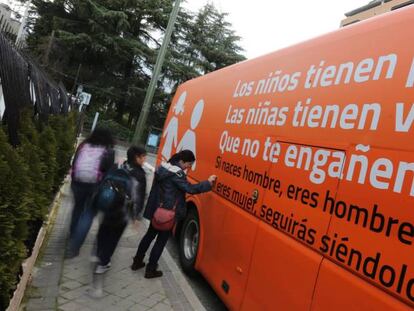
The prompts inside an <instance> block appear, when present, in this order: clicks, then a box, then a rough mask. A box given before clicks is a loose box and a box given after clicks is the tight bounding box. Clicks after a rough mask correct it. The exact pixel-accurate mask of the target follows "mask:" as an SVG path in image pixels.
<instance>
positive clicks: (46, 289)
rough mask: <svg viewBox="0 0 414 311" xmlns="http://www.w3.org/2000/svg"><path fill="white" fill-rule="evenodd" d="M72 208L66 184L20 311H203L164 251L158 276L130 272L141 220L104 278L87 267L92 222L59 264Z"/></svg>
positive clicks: (129, 232)
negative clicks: (82, 239)
mask: <svg viewBox="0 0 414 311" xmlns="http://www.w3.org/2000/svg"><path fill="white" fill-rule="evenodd" d="M71 208H72V194H71V191H70V187H69V183H66V184H65V186H64V189H63V194H62V197H61V203H60V206H59V210H58V212H57V216H56V220H55V223H54V225H53V228H52V230H51V232H50V234H49V236H48V238H47V240H46V241H45V242H44V245H45V246H44V247H43V250H42V252H41V254H40V256H39V258H38V261H37V262H36V265H35V268H34V271H33V279H32V283H31V286H30V287H29V288H28V289H27V290H26V297H25V304H24V306H23V307H22V310H27V311H38V310H39V311H40V310H42V311H48V310H62V311H75V310H85V311H87V310H99V311H104V310H111V311H118V310H120V311H121V310H130V311H135V310H136V311H141V310H142V311H147V310H154V311H167V310H174V311H184V310H204V308H203V306H202V305H201V303H200V302H199V300H198V298H197V297H196V296H195V294H194V292H193V291H192V289H191V287H190V286H189V285H188V283H187V281H186V280H185V278H184V276H183V275H182V272H181V270H180V269H179V268H178V267H177V265H176V264H175V262H174V261H173V260H172V259H171V256H170V255H169V253H168V251H167V249H165V250H164V253H163V255H162V257H161V260H160V269H161V270H162V271H163V272H164V276H163V277H161V278H158V279H151V280H148V279H145V278H144V270H145V269H141V270H138V271H136V272H133V271H131V269H130V268H129V266H130V264H131V262H132V257H133V256H134V254H135V251H136V247H137V245H138V242H139V240H140V238H141V237H142V236H143V234H144V233H145V232H146V228H147V226H148V223H147V222H146V221H141V222H140V224H139V228H138V230H136V229H134V228H132V226H131V225H130V226H128V228H127V229H126V230H125V232H124V235H123V237H122V239H121V241H120V243H119V245H118V247H117V249H116V251H115V254H114V256H113V257H112V267H111V270H109V271H108V272H106V273H105V274H104V275H98V276H96V275H95V276H94V275H93V273H92V272H93V264H92V263H91V262H90V256H91V253H92V247H93V244H94V238H95V235H96V232H97V225H98V221H97V220H95V222H94V224H93V227H92V228H91V231H90V233H89V235H88V238H87V239H86V241H85V244H84V246H83V247H82V249H81V253H80V255H79V256H78V257H76V258H73V259H67V260H66V259H64V250H65V244H66V240H67V232H68V225H69V220H70V212H71ZM137 231H138V232H137ZM99 290H102V292H101V294H102V297H100V298H95V296H96V294H97V293H98V292H99Z"/></svg>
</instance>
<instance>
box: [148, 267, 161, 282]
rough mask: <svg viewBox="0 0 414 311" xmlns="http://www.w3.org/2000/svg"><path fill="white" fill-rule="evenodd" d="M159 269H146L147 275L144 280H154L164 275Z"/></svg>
mask: <svg viewBox="0 0 414 311" xmlns="http://www.w3.org/2000/svg"><path fill="white" fill-rule="evenodd" d="M157 268H158V267H155V268H152V267H150V266H147V268H146V269H145V275H144V278H146V279H153V278H159V277H161V276H162V275H163V273H162V271H160V270H157Z"/></svg>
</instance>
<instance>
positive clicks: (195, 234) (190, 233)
mask: <svg viewBox="0 0 414 311" xmlns="http://www.w3.org/2000/svg"><path fill="white" fill-rule="evenodd" d="M198 238H199V228H198V223H197V222H196V221H195V220H191V221H190V222H189V223H188V224H187V226H186V227H185V232H184V247H183V248H184V256H185V258H186V259H187V260H194V259H195V257H196V255H197V249H198Z"/></svg>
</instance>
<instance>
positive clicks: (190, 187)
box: [172, 173, 212, 194]
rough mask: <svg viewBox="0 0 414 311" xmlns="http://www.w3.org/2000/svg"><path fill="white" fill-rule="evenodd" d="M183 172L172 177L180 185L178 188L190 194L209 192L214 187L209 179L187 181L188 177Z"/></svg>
mask: <svg viewBox="0 0 414 311" xmlns="http://www.w3.org/2000/svg"><path fill="white" fill-rule="evenodd" d="M182 174H183V175H182V176H179V175H177V174H176V175H174V176H173V177H172V180H173V182H174V184H175V185H176V186H177V187H178V189H180V190H182V191H184V192H186V193H190V194H197V193H202V192H207V191H210V190H211V189H212V186H211V183H210V182H209V181H208V180H205V181H202V182H199V183H197V184H192V183H190V182H188V181H187V178H186V177H185V175H184V173H182Z"/></svg>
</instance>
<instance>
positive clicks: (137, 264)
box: [131, 258, 145, 271]
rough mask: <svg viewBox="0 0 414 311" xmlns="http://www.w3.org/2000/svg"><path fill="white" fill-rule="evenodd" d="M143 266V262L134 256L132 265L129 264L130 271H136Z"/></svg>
mask: <svg viewBox="0 0 414 311" xmlns="http://www.w3.org/2000/svg"><path fill="white" fill-rule="evenodd" d="M144 267H145V262H143V261H142V260H136V259H135V258H134V261H133V262H132V265H131V270H132V271H137V270H139V269H141V268H144Z"/></svg>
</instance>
